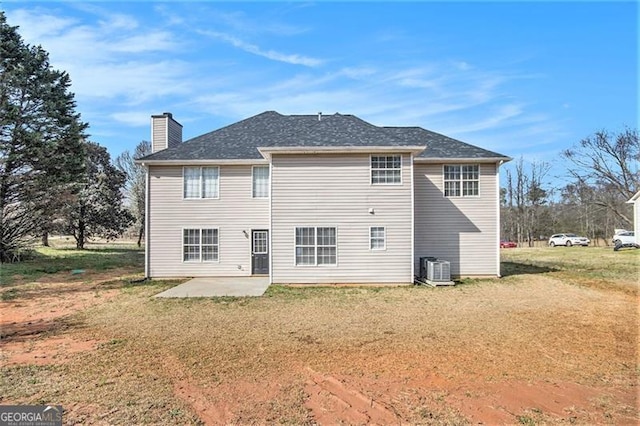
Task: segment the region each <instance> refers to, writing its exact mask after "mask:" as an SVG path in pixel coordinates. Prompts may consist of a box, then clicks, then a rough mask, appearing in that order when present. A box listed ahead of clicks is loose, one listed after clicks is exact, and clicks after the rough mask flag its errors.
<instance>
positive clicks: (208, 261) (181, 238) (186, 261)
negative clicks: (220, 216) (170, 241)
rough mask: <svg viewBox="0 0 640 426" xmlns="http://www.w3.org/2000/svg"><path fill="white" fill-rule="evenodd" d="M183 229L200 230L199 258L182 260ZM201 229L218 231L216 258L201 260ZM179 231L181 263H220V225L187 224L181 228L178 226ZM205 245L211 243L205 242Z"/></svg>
mask: <svg viewBox="0 0 640 426" xmlns="http://www.w3.org/2000/svg"><path fill="white" fill-rule="evenodd" d="M185 229H189V230H192V229H197V230H198V231H200V237H199V240H200V243H199V254H200V259H199V260H184V245H185V244H184V231H185ZM203 229H215V230H216V231H218V244H217V246H218V258H217V259H216V260H202V230H203ZM180 230H181V232H180V248H181V250H180V257H181V259H182V262H181V263H183V264H184V263H186V264H197V263H200V264H201V263H220V239H221V238H220V227H218V226H208V225H189V226H183V227H182V228H180ZM189 245H193V244H189ZM207 246H211V244H207ZM213 246H214V247H215V246H216V244H213Z"/></svg>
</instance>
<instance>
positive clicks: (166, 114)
mask: <svg viewBox="0 0 640 426" xmlns="http://www.w3.org/2000/svg"><path fill="white" fill-rule="evenodd" d="M162 115H164V116H165V117H169V118H173V114H171V113H170V112H163V113H162Z"/></svg>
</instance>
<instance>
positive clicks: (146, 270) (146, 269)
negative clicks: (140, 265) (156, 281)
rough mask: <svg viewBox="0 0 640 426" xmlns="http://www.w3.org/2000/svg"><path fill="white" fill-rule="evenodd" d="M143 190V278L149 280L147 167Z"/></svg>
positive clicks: (149, 201) (148, 174)
mask: <svg viewBox="0 0 640 426" xmlns="http://www.w3.org/2000/svg"><path fill="white" fill-rule="evenodd" d="M145 169H146V172H145V181H146V182H145V183H146V184H145V189H144V277H145V278H151V277H150V274H151V251H150V248H151V247H150V246H149V243H150V242H151V238H150V232H149V224H150V223H151V221H150V217H149V211H150V210H151V209H150V206H151V204H150V203H151V200H150V197H149V195H150V194H151V188H149V185H150V184H151V174H150V173H149V166H146V167H145Z"/></svg>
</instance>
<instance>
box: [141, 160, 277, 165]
mask: <svg viewBox="0 0 640 426" xmlns="http://www.w3.org/2000/svg"><path fill="white" fill-rule="evenodd" d="M134 163H136V164H143V165H147V164H150V165H153V166H218V165H234V166H250V165H254V164H255V165H267V164H269V161H267V160H264V159H261V158H258V159H255V160H250V159H233V160H216V159H211V160H144V159H143V160H135V161H134Z"/></svg>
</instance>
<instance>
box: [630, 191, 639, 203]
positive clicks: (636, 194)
mask: <svg viewBox="0 0 640 426" xmlns="http://www.w3.org/2000/svg"><path fill="white" fill-rule="evenodd" d="M638 200H640V191H638V192H636V193H635V194H634V196H633V197H631V199H629V201H627V203H629V204H633V203H637V202H639V201H638Z"/></svg>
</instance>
